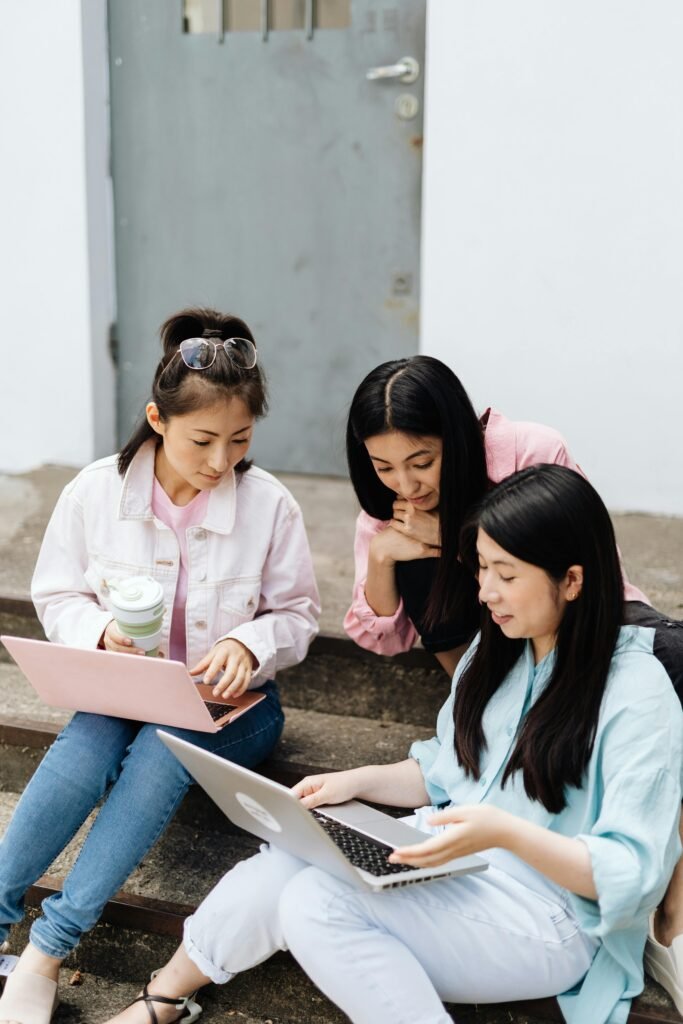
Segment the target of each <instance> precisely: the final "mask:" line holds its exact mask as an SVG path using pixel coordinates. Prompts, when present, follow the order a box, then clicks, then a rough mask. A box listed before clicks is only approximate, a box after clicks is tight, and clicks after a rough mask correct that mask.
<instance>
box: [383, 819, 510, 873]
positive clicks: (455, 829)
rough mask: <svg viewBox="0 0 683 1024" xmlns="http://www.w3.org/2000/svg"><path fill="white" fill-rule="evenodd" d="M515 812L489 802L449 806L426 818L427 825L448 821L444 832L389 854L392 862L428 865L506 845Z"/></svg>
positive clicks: (437, 864) (418, 865)
mask: <svg viewBox="0 0 683 1024" xmlns="http://www.w3.org/2000/svg"><path fill="white" fill-rule="evenodd" d="M515 820H516V819H515V816H514V815H512V814H509V813H508V812H507V811H501V810H500V809H499V808H498V807H492V806H491V805H490V804H477V805H473V806H464V807H448V808H446V810H444V811H439V812H438V813H437V814H434V815H433V816H432V817H431V818H430V819H429V824H430V825H447V826H448V827H447V828H446V829H444V831H443V832H439V834H438V835H436V836H432V837H431V838H430V839H426V840H425V841H424V842H423V843H416V844H415V845H414V846H400V847H399V848H398V849H396V850H394V852H393V853H392V854H391V856H390V857H389V860H390V861H391V862H392V864H410V865H411V867H415V868H431V867H438V866H439V865H440V864H445V863H446V861H449V860H452V859H453V858H454V857H467V856H469V855H470V854H472V853H479V852H480V851H481V850H488V849H489V848H490V847H492V846H505V845H506V836H507V834H508V833H509V830H510V829H514V823H515Z"/></svg>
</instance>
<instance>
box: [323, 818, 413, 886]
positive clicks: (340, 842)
mask: <svg viewBox="0 0 683 1024" xmlns="http://www.w3.org/2000/svg"><path fill="white" fill-rule="evenodd" d="M311 813H312V814H313V817H314V818H315V819H316V821H317V822H318V824H319V825H322V827H323V828H324V829H325V831H326V832H327V834H328V836H329V837H330V839H331V840H332V842H333V843H334V844H335V845H336V846H338V847H339V849H340V850H341V852H342V853H343V854H344V856H345V857H346V858H347V860H350V861H351V863H352V864H353V866H354V867H356V868H362V869H363V871H367V872H369V873H370V874H371V875H376V876H377V877H379V876H380V875H395V874H400V873H402V872H404V871H414V870H415V868H414V867H412V866H411V865H410V864H390V863H389V861H388V860H387V857H388V856H389V854H390V853H393V849H394V848H393V846H387V845H386V844H385V843H380V842H378V841H377V840H376V839H370V838H369V837H368V836H365V835H363V834H362V832H355V831H354V830H353V829H352V828H349V826H348V825H341V824H340V823H339V822H338V821H333V820H332V818H328V817H327V816H326V815H324V814H321V813H320V811H312V812H311Z"/></svg>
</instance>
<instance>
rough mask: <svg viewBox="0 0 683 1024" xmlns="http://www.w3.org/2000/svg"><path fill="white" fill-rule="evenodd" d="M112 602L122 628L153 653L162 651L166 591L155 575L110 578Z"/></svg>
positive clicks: (120, 628)
mask: <svg viewBox="0 0 683 1024" xmlns="http://www.w3.org/2000/svg"><path fill="white" fill-rule="evenodd" d="M107 584H108V586H109V602H110V604H111V610H112V612H113V614H114V618H115V619H116V625H117V626H118V628H119V630H120V632H121V633H122V634H123V635H124V636H127V637H130V638H131V640H133V641H134V643H135V646H136V647H139V648H141V649H142V650H143V651H144V652H145V654H146V655H148V656H149V657H156V656H157V654H158V653H159V640H160V639H161V634H162V627H163V619H164V610H165V605H164V591H163V588H162V586H161V584H160V583H158V582H157V580H154V579H152V577H151V576H128V577H127V578H126V579H122V580H107Z"/></svg>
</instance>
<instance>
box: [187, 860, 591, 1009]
mask: <svg viewBox="0 0 683 1024" xmlns="http://www.w3.org/2000/svg"><path fill="white" fill-rule="evenodd" d="M506 856H507V857H510V855H503V857H502V861H501V857H500V855H499V852H498V851H495V855H494V856H493V858H492V859H493V860H496V861H497V862H498V864H501V863H502V864H503V865H506V863H507V862H506V859H505V857H506ZM510 862H512V859H511V861H510ZM517 863H518V864H520V862H517ZM521 868H522V870H521V872H520V874H521V877H522V878H524V881H522V880H521V879H520V878H518V877H513V875H511V874H509V873H508V871H506V870H503V869H502V868H501V867H500V866H495V865H494V864H491V865H490V866H489V868H488V869H487V870H486V871H484V872H481V873H479V874H475V875H467V876H463V877H459V878H450V879H444V880H443V881H438V882H429V883H427V884H421V885H412V886H406V887H405V888H398V889H390V890H388V891H386V892H383V893H368V892H365V891H361V890H356V889H354V888H352V887H351V886H350V885H348V884H347V883H346V882H340V881H338V880H337V879H335V878H333V877H332V876H331V875H328V874H327V873H326V872H324V871H321V870H320V869H318V868H314V867H311V866H310V865H308V864H306V863H305V862H304V861H301V860H298V859H297V858H296V857H292V856H291V855H290V854H288V853H284V852H283V851H282V850H278V849H277V848H276V847H267V846H264V847H263V848H262V851H261V853H259V854H257V855H256V856H255V857H252V858H250V859H249V860H246V861H242V863H240V864H238V865H237V866H236V867H235V868H233V870H232V871H230V872H229V873H228V874H227V875H225V876H224V877H223V878H222V879H221V881H220V882H219V883H218V885H217V886H216V887H215V888H214V889H213V890H212V892H210V893H209V895H208V896H207V898H206V899H205V900H204V902H203V903H202V904H201V906H200V907H198V909H197V911H196V912H195V913H194V914H193V916H192V917H190V918H188V920H187V921H186V922H185V939H184V942H185V950H186V952H187V954H188V956H189V957H190V958H191V960H192V961H193V962H194V963H195V964H196V966H197V967H198V968H199V969H200V971H201V972H202V973H203V974H204V975H205V976H206V977H208V978H211V980H212V981H214V982H216V983H218V984H221V983H223V982H226V981H229V980H230V979H231V978H232V977H233V976H234V975H235V974H237V973H238V972H240V971H244V970H246V969H247V968H249V967H253V966H254V965H255V964H258V963H261V962H262V961H263V960H266V959H267V958H268V957H269V956H271V954H272V953H274V952H275V951H276V950H278V949H289V950H291V952H292V953H293V955H294V956H295V957H296V959H297V960H298V961H299V963H300V964H301V966H302V967H303V968H304V970H305V971H306V973H307V974H308V975H309V977H310V978H311V979H312V980H313V981H314V982H315V984H316V985H317V986H318V988H320V989H321V990H322V991H323V992H324V993H325V994H326V995H327V996H328V997H329V998H330V999H331V1000H332V1001H333V1002H334V1003H336V1004H337V1006H339V1007H340V1008H341V1009H342V1010H343V1011H344V1012H345V1013H346V1014H347V1015H348V1017H349V1018H350V1019H351V1021H353V1022H354V1024H366V1022H367V1024H452V1021H451V1018H450V1016H449V1015H448V1014H447V1013H446V1011H445V1010H444V1008H443V1005H442V1000H444V1001H445V1002H453V1003H496V1002H502V1001H508V1000H510V1001H511V1000H515V999H536V998H541V997H544V996H553V995H556V994H558V993H559V992H564V991H565V990H566V989H568V988H571V987H572V986H573V985H575V984H576V983H577V982H578V981H580V980H581V978H582V977H583V975H584V974H585V973H586V971H587V970H588V967H589V965H590V963H591V960H592V959H593V956H594V954H595V951H596V949H597V942H596V941H595V940H593V939H590V938H588V937H587V936H586V935H585V934H584V933H583V932H581V931H580V930H579V928H578V926H577V923H576V920H575V918H574V916H573V914H572V911H571V908H570V907H569V905H568V904H567V899H566V895H565V894H564V893H563V890H559V889H557V888H556V887H554V886H552V885H551V883H545V880H542V876H540V875H538V874H537V873H536V872H532V871H531V869H527V868H526V867H525V866H523V865H522V866H521ZM525 872H526V874H525ZM538 880H541V881H540V882H539V881H538ZM526 881H530V882H531V883H532V884H531V886H530V885H528V884H525V882H526Z"/></svg>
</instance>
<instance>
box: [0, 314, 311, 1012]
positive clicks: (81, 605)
mask: <svg viewBox="0 0 683 1024" xmlns="http://www.w3.org/2000/svg"><path fill="white" fill-rule="evenodd" d="M162 342H163V345H164V355H163V357H162V359H161V360H160V362H159V365H158V367H157V370H156V373H155V376H154V383H153V387H152V399H153V400H152V401H150V402H149V403H148V405H147V407H146V418H145V420H144V422H143V423H142V424H141V426H140V427H138V429H137V430H136V432H135V433H134V434H133V437H132V438H131V440H130V441H129V442H128V444H127V445H126V446H125V447H124V449H123V450H122V452H121V453H119V455H118V456H111V457H109V458H106V459H101V460H100V461H99V462H95V463H93V464H92V465H90V466H88V467H86V468H85V469H84V470H83V471H82V472H81V473H79V474H78V476H77V477H76V479H75V480H73V481H72V482H71V483H70V484H69V485H68V486H67V487H66V488H65V490H64V492H63V493H62V495H61V497H60V499H59V501H58V503H57V507H56V508H55V511H54V514H53V516H52V519H51V521H50V523H49V525H48V528H47V531H46V534H45V538H44V541H43V546H42V549H41V552H40V555H39V558H38V563H37V566H36V570H35V575H34V579H33V588H32V594H33V598H34V601H35V604H36V608H37V611H38V615H39V617H40V620H41V622H42V624H43V626H44V628H45V632H46V634H47V636H48V638H49V639H50V640H52V641H55V642H57V643H62V644H67V645H70V646H73V647H82V648H96V647H98V646H100V647H104V648H106V649H108V650H114V651H120V652H127V653H129V654H130V655H139V654H143V653H144V652H142V651H138V650H137V649H136V648H135V647H134V642H133V641H131V640H129V639H128V638H126V637H124V636H122V635H121V633H120V632H119V630H118V627H117V625H116V623H115V621H114V619H113V616H112V613H111V611H110V609H109V607H108V584H109V581H112V580H117V579H118V580H120V579H122V578H124V577H128V576H131V575H146V576H151V577H153V578H154V579H155V580H157V581H158V582H159V583H160V584H161V586H162V588H163V591H164V598H165V606H166V612H165V615H164V622H163V634H162V639H161V644H160V648H161V652H162V654H163V655H165V656H171V657H174V658H180V659H182V660H184V661H185V662H186V663H187V665H188V666H189V667H190V671H191V672H193V673H194V674H196V675H197V676H198V677H201V675H205V678H206V679H207V680H209V679H210V680H213V681H214V693H216V694H219V693H220V694H222V695H223V696H226V697H230V696H238V695H239V694H240V693H242V692H244V690H246V689H247V687H249V688H260V689H262V690H263V692H265V694H266V699H265V700H263V701H261V702H260V703H259V704H258V705H256V706H255V707H253V708H252V709H251V710H250V711H249V713H248V714H246V715H243V716H242V717H240V718H239V719H237V720H236V721H234V722H233V723H231V724H230V725H229V726H228V727H227V728H225V729H224V730H222V731H220V732H218V733H198V732H192V731H189V730H182V729H175V730H171V731H172V732H175V733H176V735H179V736H185V738H186V739H189V740H191V741H192V742H194V743H196V744H198V745H200V746H202V747H204V748H205V749H208V750H211V751H213V752H214V753H216V754H219V755H220V756H222V757H226V758H228V759H230V760H232V761H236V762H237V763H239V764H242V765H246V766H254V765H256V764H258V763H259V762H260V761H262V760H263V759H264V758H265V757H266V756H267V755H268V754H269V753H270V751H271V750H272V748H273V746H274V744H275V743H276V741H277V739H278V737H279V735H280V732H281V730H282V724H283V715H282V711H281V708H280V702H279V699H278V694H277V688H276V685H275V682H274V679H273V677H274V675H275V673H276V671H277V670H278V669H281V668H285V667H287V666H289V665H293V664H296V663H297V662H300V661H301V660H302V659H303V658H304V657H305V655H306V652H307V649H308V646H309V644H310V642H311V640H312V638H313V636H314V635H315V633H316V632H317V619H318V615H319V610H320V609H319V599H318V593H317V589H316V585H315V579H314V575H313V568H312V563H311V556H310V550H309V547H308V542H307V539H306V533H305V530H304V525H303V521H302V516H301V512H300V509H299V507H298V505H297V504H296V502H295V501H294V499H293V498H292V496H291V494H290V493H289V492H288V491H287V489H286V488H285V487H283V486H282V484H281V483H279V482H278V481H277V480H276V479H275V478H274V477H273V476H271V475H270V474H269V473H266V472H264V471H262V470H260V469H256V468H254V467H252V466H250V464H249V463H248V462H246V460H245V456H246V453H247V449H248V447H249V443H250V441H251V434H252V429H253V425H254V421H255V420H256V418H257V417H259V416H261V415H263V413H264V411H265V408H266V394H265V385H264V381H263V377H262V375H261V372H260V370H259V369H258V367H257V365H256V349H255V346H254V344H253V338H252V336H251V333H250V331H249V329H248V327H247V325H246V324H245V323H244V322H243V321H241V320H238V319H236V318H235V317H231V316H224V315H222V314H219V313H216V312H214V311H212V310H204V309H190V310H184V311H182V312H181V313H179V314H176V315H175V316H173V317H170V318H169V319H168V320H167V321H166V323H165V324H164V325H163V327H162ZM190 782H191V779H190V777H189V776H188V774H187V772H186V771H185V770H184V769H183V767H182V766H181V765H180V764H179V762H178V761H177V760H176V759H175V758H174V757H173V756H172V755H171V754H170V753H169V752H168V751H167V750H166V748H165V747H164V746H163V744H161V743H160V742H159V741H158V738H157V736H156V732H155V726H154V725H152V724H144V723H140V722H131V721H127V720H124V719H118V718H113V717H109V716H104V715H92V714H84V713H81V712H79V713H77V714H75V715H74V717H73V719H72V720H71V722H70V723H69V725H67V727H66V728H65V729H64V731H63V732H62V733H61V734H60V736H59V737H58V738H57V740H56V741H55V743H54V744H53V746H52V747H51V749H50V750H49V751H48V753H47V755H46V757H45V758H44V760H43V762H42V763H41V765H40V766H39V768H38V770H37V771H36V773H35V775H34V776H33V779H32V780H31V782H30V783H29V785H28V786H27V788H26V791H25V792H24V794H23V796H22V798H21V800H20V802H19V804H18V806H17V809H16V811H15V814H14V816H13V818H12V821H11V823H10V825H9V826H8V829H7V831H6V833H5V836H4V838H3V841H2V843H1V844H0V944H2V942H3V940H4V939H5V938H6V937H7V935H8V933H9V929H10V926H11V925H12V924H14V923H16V922H17V921H19V920H20V919H21V917H22V914H23V897H24V893H25V892H26V890H27V888H28V887H29V886H30V885H31V884H33V883H34V882H35V881H36V879H37V878H39V877H40V875H41V874H43V872H44V871H45V870H46V869H47V867H48V866H49V865H50V863H51V862H52V861H53V860H54V858H55V857H56V856H57V855H58V854H59V853H60V851H61V850H62V849H63V848H64V847H65V846H66V845H67V843H68V842H69V840H70V839H71V838H72V836H73V835H74V834H75V832H76V831H77V830H78V828H79V827H80V826H81V824H82V823H83V822H84V821H85V819H86V818H87V816H88V815H89V814H90V812H91V811H92V810H93V809H94V807H95V806H96V805H97V803H98V802H99V801H100V800H101V799H102V797H103V796H105V794H107V795H106V799H105V801H104V804H103V806H102V809H101V810H100V812H99V815H98V817H97V819H96V822H95V824H94V825H93V827H92V829H91V830H90V832H89V834H88V837H87V838H86V840H85V842H84V844H83V847H82V850H81V853H80V856H79V858H78V860H77V862H76V864H75V865H74V867H73V868H72V870H71V871H70V873H69V875H68V876H67V878H66V879H65V882H64V887H63V890H62V892H61V893H58V894H56V895H54V896H51V897H50V898H49V899H47V900H46V901H44V903H43V914H42V916H41V917H40V918H39V919H38V920H37V921H36V922H35V923H34V924H33V927H32V929H31V934H30V942H29V944H28V946H27V947H26V949H25V950H24V952H23V954H22V956H21V958H20V961H19V963H18V965H17V967H16V968H15V971H14V972H13V975H12V977H11V984H8V986H7V987H6V989H5V993H4V994H3V997H2V999H0V1021H8V1020H18V1021H24V1020H25V1019H26V1020H27V1019H28V1018H30V1022H31V1024H39V1022H40V1021H48V1020H49V1018H50V1016H51V1013H52V1009H53V1006H54V1003H55V1000H56V991H57V984H56V982H57V977H58V970H59V966H60V964H61V961H62V960H63V958H64V957H65V956H66V955H67V954H68V953H69V952H70V950H71V949H73V948H74V947H75V946H76V945H77V944H78V941H79V939H80V937H81V935H82V934H83V933H84V932H86V931H87V930H88V929H90V928H92V927H93V925H94V924H95V922H96V921H97V919H98V918H99V916H100V914H101V912H102V909H103V907H104V904H105V903H106V902H107V900H108V899H109V898H111V897H112V896H113V895H114V893H115V892H116V891H117V890H118V889H119V888H120V886H121V885H122V884H123V883H124V881H125V880H126V878H127V877H128V875H129V874H130V873H131V871H133V869H134V868H135V867H136V866H137V864H138V863H139V862H140V861H141V859H142V858H143V857H144V855H145V854H146V853H147V851H148V849H149V848H150V847H151V846H152V844H153V843H154V842H155V841H156V839H157V838H158V837H159V835H160V834H161V833H162V831H163V830H164V828H165V827H166V825H167V824H168V823H169V821H170V820H171V818H172V817H173V815H174V813H175V811H176V809H177V807H178V806H179V804H180V802H181V800H182V798H183V795H184V793H185V791H186V789H187V788H188V786H189V785H190Z"/></svg>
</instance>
